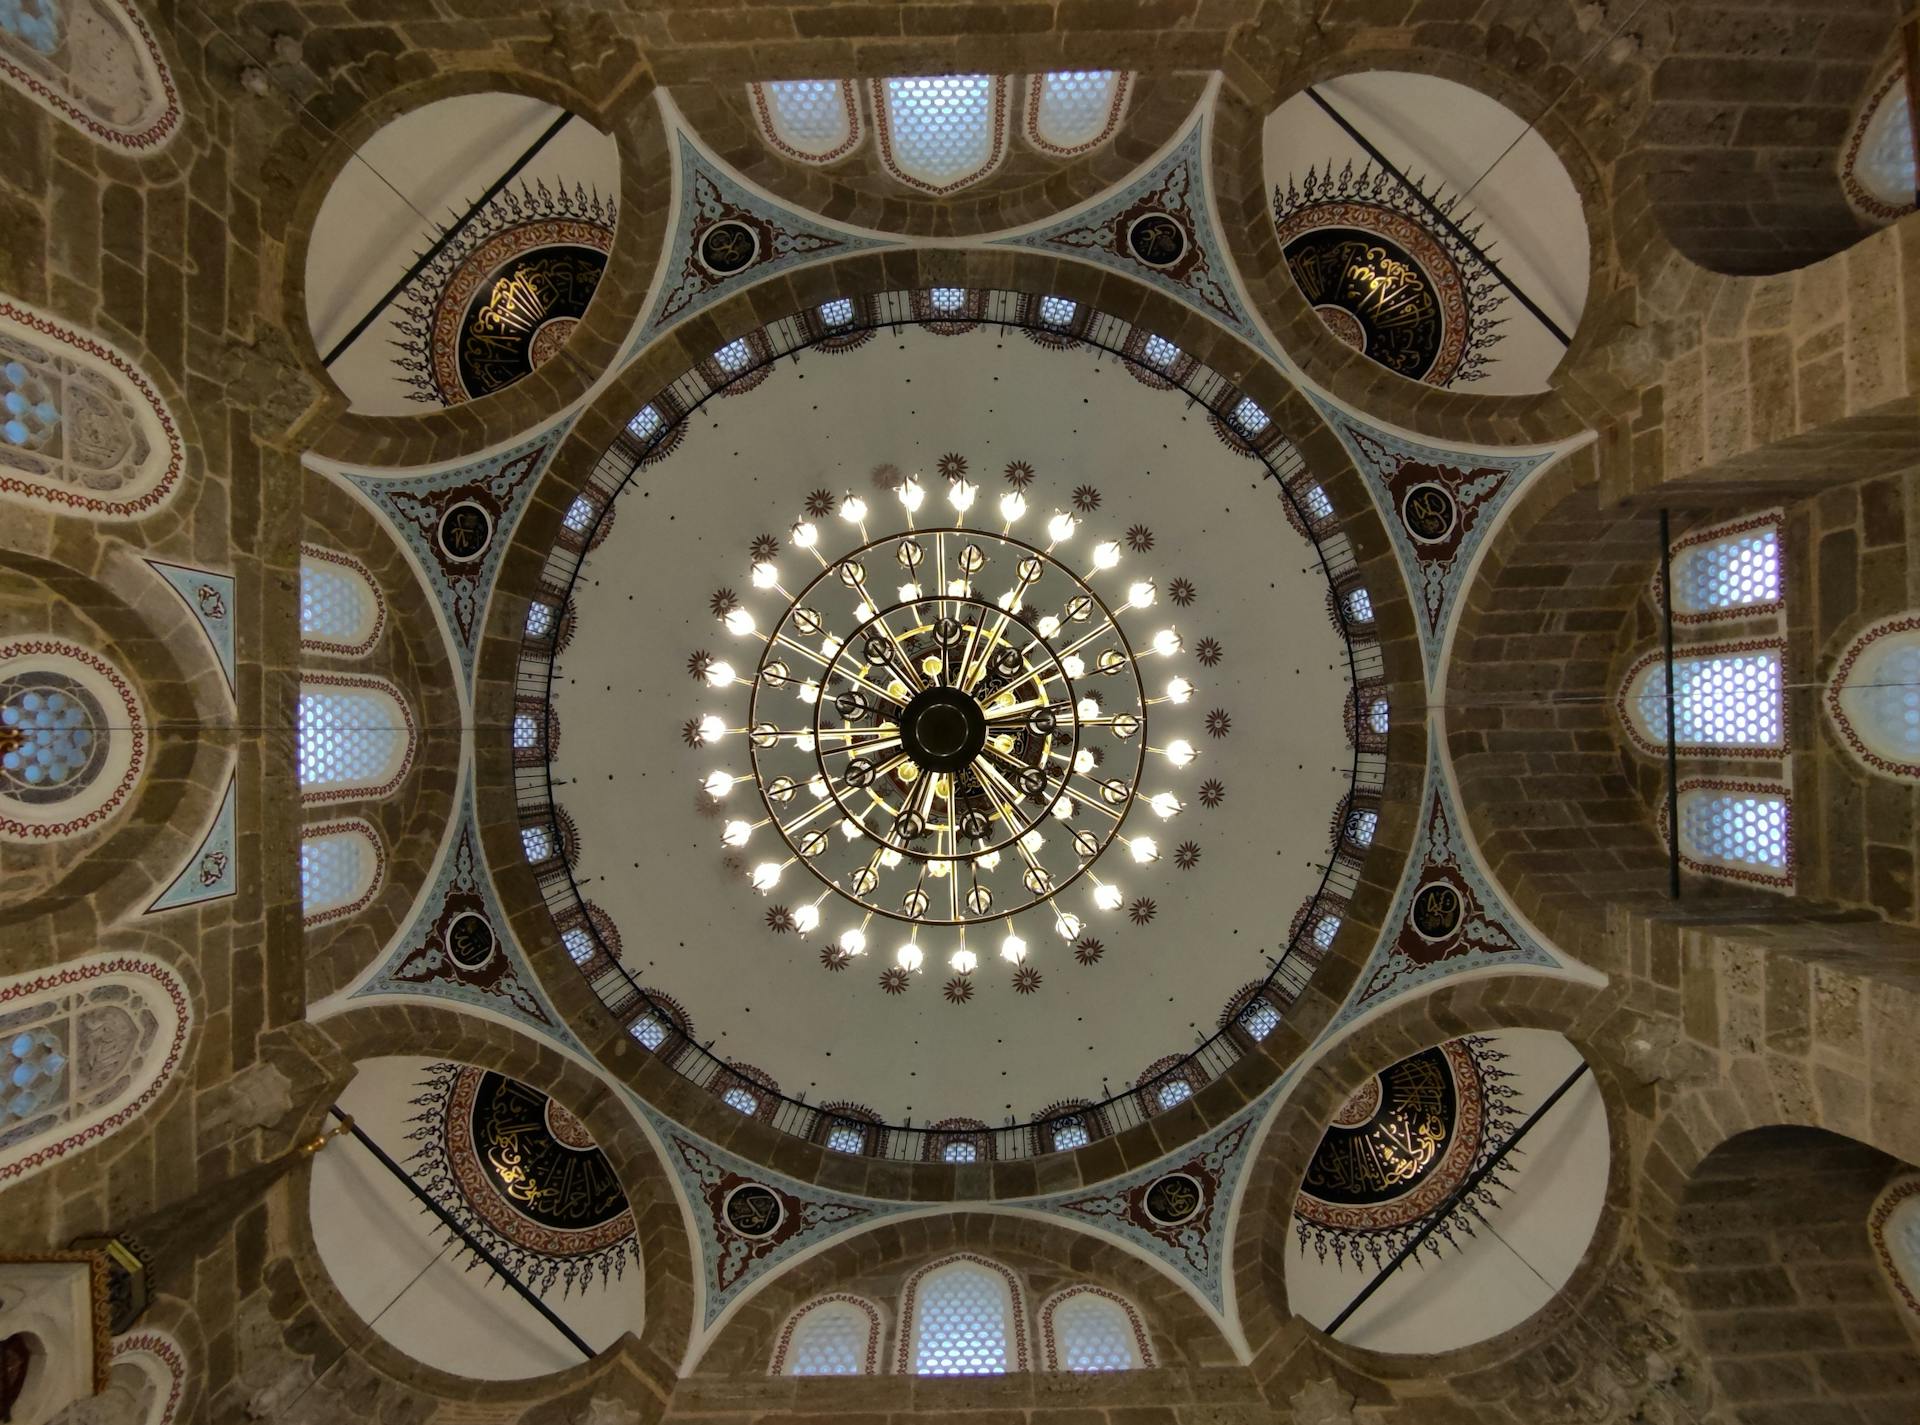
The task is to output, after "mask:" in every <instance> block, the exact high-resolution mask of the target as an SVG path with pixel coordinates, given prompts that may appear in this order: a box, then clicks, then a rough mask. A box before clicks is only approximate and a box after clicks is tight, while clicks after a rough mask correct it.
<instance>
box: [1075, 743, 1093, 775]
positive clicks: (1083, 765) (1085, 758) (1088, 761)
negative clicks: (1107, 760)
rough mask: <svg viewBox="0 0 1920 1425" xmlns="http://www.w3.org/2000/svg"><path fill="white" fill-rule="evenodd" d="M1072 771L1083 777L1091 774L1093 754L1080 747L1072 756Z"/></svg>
mask: <svg viewBox="0 0 1920 1425" xmlns="http://www.w3.org/2000/svg"><path fill="white" fill-rule="evenodd" d="M1073 770H1074V771H1076V772H1078V773H1079V774H1080V775H1081V776H1083V777H1084V776H1086V775H1087V773H1089V772H1091V771H1092V770H1093V753H1091V752H1089V751H1088V750H1087V749H1086V748H1084V747H1082V748H1081V749H1080V750H1079V751H1078V752H1076V753H1074V754H1073Z"/></svg>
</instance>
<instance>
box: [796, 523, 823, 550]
mask: <svg viewBox="0 0 1920 1425" xmlns="http://www.w3.org/2000/svg"><path fill="white" fill-rule="evenodd" d="M819 538H820V528H819V526H818V525H815V524H812V523H810V522H809V521H807V520H801V521H800V522H799V523H798V524H796V525H795V526H794V527H793V542H794V543H795V544H797V545H799V546H800V547H801V548H802V549H812V548H813V546H814V544H815V543H816V542H817V541H818V540H819Z"/></svg>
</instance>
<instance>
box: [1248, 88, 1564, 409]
mask: <svg viewBox="0 0 1920 1425" xmlns="http://www.w3.org/2000/svg"><path fill="white" fill-rule="evenodd" d="M1262 161H1263V167H1264V172H1265V177H1266V185H1267V190H1268V194H1267V196H1268V199H1269V201H1270V203H1271V205H1272V216H1273V221H1274V223H1275V225H1276V236H1277V237H1278V239H1279V244H1280V251H1281V255H1282V257H1283V258H1284V260H1285V262H1286V265H1287V267H1288V269H1289V271H1290V273H1291V275H1292V278H1293V280H1294V282H1295V283H1296V284H1297V285H1298V286H1299V288H1300V290H1301V292H1302V294H1303V295H1304V296H1305V297H1306V298H1307V301H1308V303H1309V305H1311V306H1312V307H1313V308H1314V309H1315V310H1316V311H1317V312H1318V313H1319V315H1320V317H1321V320H1322V321H1323V322H1324V323H1325V324H1326V326H1327V327H1328V329H1329V330H1331V331H1332V332H1333V334H1334V335H1335V336H1337V337H1339V338H1340V339H1341V340H1342V341H1344V342H1346V343H1347V344H1348V345H1349V346H1353V347H1355V348H1357V349H1359V350H1360V351H1362V352H1363V353H1365V354H1366V355H1367V356H1368V357H1370V358H1371V359H1373V360H1374V361H1376V362H1378V363H1379V364H1380V365H1382V366H1384V367H1386V368H1387V369H1388V370H1390V371H1393V372H1395V373H1396V374H1398V375H1401V376H1405V377H1407V378H1408V379H1410V380H1414V381H1420V382H1424V383H1426V384H1428V385H1433V386H1440V387H1444V388H1447V389H1451V390H1461V391H1473V392H1475V393H1478V394H1485V395H1511V394H1520V393H1525V392H1534V391H1543V390H1545V389H1546V388H1547V385H1548V381H1549V378H1550V377H1551V376H1552V374H1553V371H1554V369H1555V367H1556V366H1558V364H1559V362H1560V359H1561V357H1562V356H1563V355H1564V354H1565V352H1566V349H1567V344H1568V342H1569V341H1570V340H1571V339H1572V337H1573V334H1574V332H1575V330H1576V328H1577V327H1578V325H1579V322H1580V317H1581V313H1582V311H1583V309H1584V308H1585V306H1586V299H1587V284H1588V274H1589V266H1590V254H1589V250H1588V248H1589V245H1588V236H1587V225H1586V219H1585V216H1584V214H1583V211H1582V208H1581V203H1580V196H1579V193H1578V192H1577V191H1576V189H1575V187H1574V183H1573V180H1572V178H1571V177H1570V176H1569V175H1568V173H1567V170H1566V167H1565V166H1564V165H1563V164H1562V163H1561V161H1560V159H1559V157H1558V155H1556V154H1555V153H1554V151H1553V148H1552V146H1551V145H1550V144H1548V142H1547V141H1546V139H1544V138H1543V137H1541V136H1540V134H1539V133H1537V132H1536V131H1534V129H1533V127H1532V126H1531V125H1529V124H1528V123H1527V122H1526V120H1524V119H1522V118H1521V117H1520V116H1519V115H1518V114H1516V113H1514V112H1513V111H1512V110H1510V109H1508V108H1507V107H1506V106H1505V105H1503V104H1501V103H1500V102H1499V101H1498V100H1496V99H1493V98H1491V97H1489V96H1488V95H1485V94H1483V93H1481V92H1480V91H1478V90H1476V89H1473V88H1470V87H1469V86H1467V85H1465V84H1460V83H1457V82H1455V81H1454V80H1451V79H1441V78H1438V77H1435V76H1432V75H1424V74H1412V73H1404V72H1399V71H1390V70H1369V71H1365V72H1362V73H1357V74H1349V75H1343V76H1341V77H1340V78H1337V79H1329V80H1325V81H1323V82H1321V83H1318V84H1314V85H1310V86H1309V87H1308V88H1307V89H1306V90H1305V91H1303V92H1301V93H1298V94H1295V95H1294V96H1293V97H1292V98H1290V99H1288V100H1287V101H1286V102H1285V103H1283V104H1281V105H1280V106H1279V107H1278V108H1277V109H1275V110H1274V111H1273V112H1272V113H1271V114H1269V115H1268V116H1267V120H1266V125H1265V128H1264V131H1263V136H1262Z"/></svg>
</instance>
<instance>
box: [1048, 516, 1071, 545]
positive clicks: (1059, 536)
mask: <svg viewBox="0 0 1920 1425" xmlns="http://www.w3.org/2000/svg"><path fill="white" fill-rule="evenodd" d="M1047 538H1048V539H1050V540H1052V541H1053V542H1054V543H1055V544H1063V543H1065V542H1066V541H1067V540H1069V539H1071V538H1073V516H1072V515H1063V514H1056V515H1055V516H1054V517H1053V518H1052V519H1050V520H1048V521H1047Z"/></svg>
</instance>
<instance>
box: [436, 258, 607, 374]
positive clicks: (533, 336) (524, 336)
mask: <svg viewBox="0 0 1920 1425" xmlns="http://www.w3.org/2000/svg"><path fill="white" fill-rule="evenodd" d="M606 270H607V255H606V253H604V252H601V251H600V250H599V249H597V248H591V247H576V246H572V245H564V246H555V247H542V248H537V249H535V250H534V251H532V252H528V253H524V254H522V255H521V256H519V257H516V258H515V259H514V260H513V261H512V262H510V263H508V264H507V265H505V266H504V267H502V268H500V269H499V270H498V271H496V272H495V274H494V275H493V276H492V277H491V278H489V279H488V280H487V281H486V282H483V283H481V285H480V290H479V291H478V292H476V293H475V294H474V297H473V301H472V302H471V303H469V304H468V307H467V312H466V316H465V318H464V319H463V320H462V321H461V323H460V331H459V336H458V339H457V342H456V347H455V354H456V357H457V364H458V367H459V374H460V384H461V385H462V386H464V387H465V388H466V391H467V394H468V395H469V396H473V397H479V396H484V395H487V394H488V393H489V392H492V391H498V390H499V389H500V388H501V387H502V386H511V385H512V384H513V383H514V382H515V381H518V380H519V379H520V378H521V377H522V376H525V375H526V374H527V373H528V372H529V371H532V370H533V369H534V368H535V367H536V366H538V365H539V364H540V363H541V361H543V360H545V359H546V358H547V357H549V356H551V355H552V354H553V353H554V352H555V351H557V350H558V349H559V348H560V346H561V345H563V344H564V339H565V335H566V333H567V332H569V331H571V330H572V329H573V327H574V326H575V325H576V324H577V323H578V322H579V321H580V319H581V318H582V317H584V316H585V315H586V314H587V306H588V304H589V303H591V302H592V301H593V294H594V292H595V291H596V290H597V289H598V287H599V285H600V276H601V274H602V273H604V272H605V271H606ZM543 333H544V336H543V335H542V334H543Z"/></svg>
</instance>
